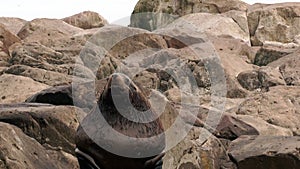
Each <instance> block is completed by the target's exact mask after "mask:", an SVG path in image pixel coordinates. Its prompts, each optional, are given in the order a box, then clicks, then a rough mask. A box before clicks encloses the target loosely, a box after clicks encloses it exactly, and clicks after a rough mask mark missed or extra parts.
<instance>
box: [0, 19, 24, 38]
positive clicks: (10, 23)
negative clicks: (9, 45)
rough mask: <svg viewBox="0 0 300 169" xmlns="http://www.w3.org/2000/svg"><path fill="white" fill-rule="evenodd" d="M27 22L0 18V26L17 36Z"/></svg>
mask: <svg viewBox="0 0 300 169" xmlns="http://www.w3.org/2000/svg"><path fill="white" fill-rule="evenodd" d="M26 22H27V21H25V20H23V19H20V18H12V17H0V24H3V25H4V26H5V28H6V29H7V30H9V31H10V32H11V33H13V34H15V35H17V34H18V32H19V31H20V30H21V28H22V27H23V26H24V25H25V24H26Z"/></svg>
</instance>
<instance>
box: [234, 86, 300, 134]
mask: <svg viewBox="0 0 300 169" xmlns="http://www.w3.org/2000/svg"><path fill="white" fill-rule="evenodd" d="M299 93H300V88H299V87H287V86H275V87H271V88H270V91H269V92H266V93H254V94H253V95H252V96H250V97H248V98H247V99H246V100H245V101H244V102H243V103H241V105H240V107H239V109H238V111H237V114H242V115H251V116H255V117H260V118H262V119H264V120H265V121H267V122H268V123H270V124H273V125H276V126H280V127H283V128H287V129H290V130H291V131H293V134H294V135H300V121H299V120H298V119H299V118H300V115H299V105H300V104H299V103H300V97H299Z"/></svg>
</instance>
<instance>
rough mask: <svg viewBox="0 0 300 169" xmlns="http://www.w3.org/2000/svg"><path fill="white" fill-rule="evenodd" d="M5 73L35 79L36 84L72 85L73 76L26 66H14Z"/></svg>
mask: <svg viewBox="0 0 300 169" xmlns="http://www.w3.org/2000/svg"><path fill="white" fill-rule="evenodd" d="M5 73H7V74H11V75H17V76H23V77H28V78H31V79H33V80H34V81H36V82H39V83H42V84H46V85H49V86H57V85H63V84H70V83H71V82H72V76H70V75H64V74H62V73H58V72H54V71H48V70H45V69H39V68H33V67H29V66H25V65H14V66H11V67H9V68H8V69H7V70H6V71H5Z"/></svg>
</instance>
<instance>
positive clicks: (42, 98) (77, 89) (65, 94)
mask: <svg viewBox="0 0 300 169" xmlns="http://www.w3.org/2000/svg"><path fill="white" fill-rule="evenodd" d="M106 82H107V79H102V80H97V81H95V84H93V82H92V81H91V82H85V83H76V84H73V85H63V86H55V87H51V88H48V89H45V90H43V91H41V92H38V93H36V94H35V95H33V96H31V97H29V98H28V99H26V102H28V103H47V104H52V105H74V106H77V107H80V108H82V109H87V110H86V112H87V113H88V112H89V110H91V109H92V108H93V107H94V106H95V105H96V101H97V100H98V98H99V97H100V94H101V93H102V90H103V88H104V86H105V84H106ZM93 85H94V86H93ZM93 87H95V89H94V88H93Z"/></svg>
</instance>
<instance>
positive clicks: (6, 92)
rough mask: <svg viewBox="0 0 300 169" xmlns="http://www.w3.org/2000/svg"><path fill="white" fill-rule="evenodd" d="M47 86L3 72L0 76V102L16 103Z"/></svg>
mask: <svg viewBox="0 0 300 169" xmlns="http://www.w3.org/2000/svg"><path fill="white" fill-rule="evenodd" d="M48 87H49V86H47V85H45V84H42V83H39V82H36V81H34V80H32V79H30V78H28V77H22V76H15V75H10V74H3V75H1V76H0V89H1V92H0V93H1V95H0V103H18V102H23V101H25V99H26V98H28V97H29V96H31V95H33V94H34V93H36V92H39V91H41V90H43V89H46V88H48Z"/></svg>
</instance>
